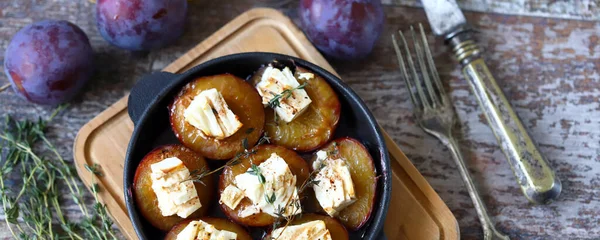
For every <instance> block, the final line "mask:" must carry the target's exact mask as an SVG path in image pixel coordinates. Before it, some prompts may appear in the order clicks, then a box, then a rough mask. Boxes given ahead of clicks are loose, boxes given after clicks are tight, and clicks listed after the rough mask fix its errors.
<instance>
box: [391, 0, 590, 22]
mask: <svg viewBox="0 0 600 240" xmlns="http://www.w3.org/2000/svg"><path fill="white" fill-rule="evenodd" d="M382 2H383V3H385V4H396V5H399V6H410V7H417V6H418V7H421V6H422V5H421V2H420V1H419V0H382ZM457 2H458V5H459V6H460V7H461V8H462V9H464V10H470V11H478V12H487V13H501V14H511V15H526V16H537V17H551V18H568V19H578V20H584V19H585V20H600V1H598V0H493V1H486V0H457Z"/></svg>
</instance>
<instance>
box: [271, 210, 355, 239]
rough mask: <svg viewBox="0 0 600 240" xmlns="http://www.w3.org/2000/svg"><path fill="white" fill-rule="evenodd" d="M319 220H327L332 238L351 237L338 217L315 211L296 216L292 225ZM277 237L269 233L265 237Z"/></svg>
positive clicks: (326, 223) (326, 224)
mask: <svg viewBox="0 0 600 240" xmlns="http://www.w3.org/2000/svg"><path fill="white" fill-rule="evenodd" d="M317 220H322V221H323V222H325V226H326V227H327V230H329V234H331V239H332V240H348V238H349V236H348V231H347V230H346V228H345V227H344V225H342V224H341V223H340V221H338V220H337V219H335V218H332V217H330V216H325V215H321V214H315V213H306V214H302V217H300V218H295V219H294V220H293V221H292V222H291V223H290V226H293V225H298V224H303V223H307V222H311V221H317ZM282 225H285V223H283V224H282ZM272 230H273V229H271V231H272ZM275 237H277V236H271V234H270V233H269V234H268V235H267V236H266V237H265V238H263V239H265V240H269V239H273V238H275Z"/></svg>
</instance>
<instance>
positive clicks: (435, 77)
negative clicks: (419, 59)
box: [419, 23, 448, 105]
mask: <svg viewBox="0 0 600 240" xmlns="http://www.w3.org/2000/svg"><path fill="white" fill-rule="evenodd" d="M419 31H420V32H421V39H422V41H423V45H424V46H425V47H424V49H425V56H426V57H427V63H428V65H429V70H430V71H431V72H430V73H431V77H432V78H433V83H434V84H435V86H436V87H437V90H438V93H439V94H440V100H441V102H442V104H443V105H446V104H448V100H447V96H446V91H444V87H443V85H442V81H441V80H440V75H439V74H438V71H437V68H436V67H435V63H434V62H433V57H432V55H431V49H430V48H429V42H428V41H427V35H425V31H424V30H423V24H421V23H419Z"/></svg>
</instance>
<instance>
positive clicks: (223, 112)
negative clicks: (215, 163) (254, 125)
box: [183, 88, 242, 140]
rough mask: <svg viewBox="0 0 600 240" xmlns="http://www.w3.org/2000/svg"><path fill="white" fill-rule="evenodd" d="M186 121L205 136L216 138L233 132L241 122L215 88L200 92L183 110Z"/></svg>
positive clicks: (240, 125)
mask: <svg viewBox="0 0 600 240" xmlns="http://www.w3.org/2000/svg"><path fill="white" fill-rule="evenodd" d="M183 117H184V119H185V121H186V122H188V123H189V124H191V125H192V126H194V127H196V128H198V129H199V130H200V131H201V132H202V133H203V134H204V135H205V136H208V137H213V138H215V139H217V140H222V139H225V138H227V137H229V136H231V135H233V134H235V133H236V132H237V131H238V130H239V129H240V128H241V127H242V123H241V122H240V120H239V119H238V117H237V116H236V115H235V114H234V113H233V112H232V111H231V109H230V108H229V106H228V105H227V103H226V102H225V99H223V96H222V95H221V93H219V91H217V89H214V88H212V89H208V90H204V91H202V92H200V94H198V95H197V96H196V97H194V99H193V100H192V102H191V103H190V105H189V106H188V107H187V108H186V109H185V110H184V112H183Z"/></svg>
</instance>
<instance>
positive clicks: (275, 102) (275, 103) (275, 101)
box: [268, 82, 306, 109]
mask: <svg viewBox="0 0 600 240" xmlns="http://www.w3.org/2000/svg"><path fill="white" fill-rule="evenodd" d="M304 87H306V82H305V83H302V84H300V85H298V86H296V87H294V88H290V89H286V90H283V92H281V93H280V94H276V93H273V92H272V93H271V94H273V95H274V96H273V98H272V99H271V100H269V103H268V105H269V107H271V108H273V109H274V108H276V107H279V106H281V100H282V99H288V98H289V97H291V96H292V92H294V91H295V90H298V89H304Z"/></svg>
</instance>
